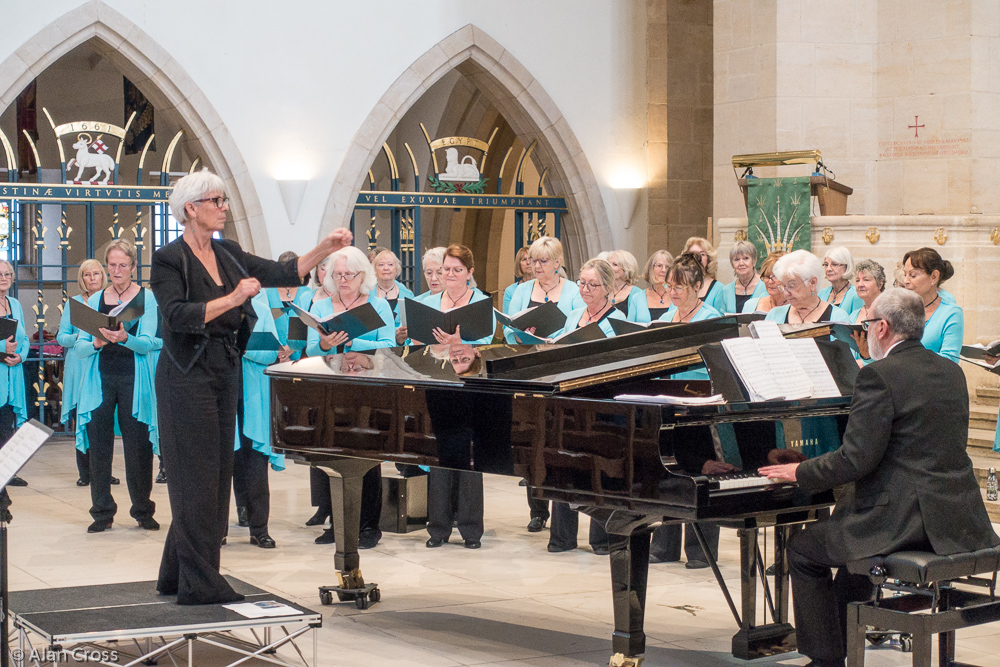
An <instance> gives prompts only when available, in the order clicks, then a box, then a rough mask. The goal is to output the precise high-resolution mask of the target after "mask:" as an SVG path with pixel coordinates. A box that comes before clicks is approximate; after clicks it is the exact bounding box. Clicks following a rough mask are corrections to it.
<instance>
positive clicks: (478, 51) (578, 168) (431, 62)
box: [321, 24, 611, 264]
mask: <svg viewBox="0 0 1000 667" xmlns="http://www.w3.org/2000/svg"><path fill="white" fill-rule="evenodd" d="M453 69H457V70H459V71H460V72H461V73H462V74H464V75H465V76H467V77H469V78H470V79H472V80H473V81H474V82H475V83H476V85H477V86H478V87H479V88H480V89H481V90H483V91H484V92H486V94H487V95H489V97H490V100H491V101H492V102H493V104H495V106H496V107H497V109H499V110H500V112H501V113H502V114H503V115H504V117H505V118H506V119H507V121H508V122H509V123H510V125H511V127H512V128H513V129H514V131H515V132H516V133H517V134H518V136H521V137H531V138H535V139H538V147H537V148H536V149H535V150H536V155H538V157H539V158H540V161H541V163H542V164H544V165H546V166H548V167H549V168H550V182H551V183H552V186H551V191H552V192H553V193H554V194H558V195H559V196H562V197H565V198H566V203H567V205H568V207H569V216H568V219H567V220H566V223H565V227H566V228H567V231H569V232H570V233H568V234H564V240H566V241H567V243H566V246H567V248H566V250H567V254H568V255H569V257H567V260H568V261H570V262H571V263H575V264H579V262H580V261H581V259H584V258H587V257H590V256H592V255H593V254H596V253H597V252H599V251H600V250H602V249H606V248H609V247H611V228H610V226H609V224H608V216H607V212H606V211H605V208H604V202H603V200H602V198H601V193H600V190H599V188H598V185H597V179H596V178H595V176H594V173H593V170H592V169H591V168H590V163H589V162H588V161H587V157H586V155H585V154H584V152H583V148H582V147H581V146H580V143H579V142H578V141H577V139H576V136H575V135H574V134H573V131H572V130H571V129H570V127H569V123H568V122H567V121H566V119H565V118H564V117H563V115H562V113H561V112H560V111H559V108H558V107H557V106H556V104H555V102H553V101H552V98H550V97H549V95H548V93H546V92H545V90H544V88H542V85H541V84H540V83H539V82H538V81H536V80H535V78H534V77H533V76H532V75H531V73H530V72H528V70H527V69H526V68H525V67H524V66H523V65H522V64H521V63H520V62H518V61H517V59H516V58H515V57H514V56H513V55H512V54H511V53H510V52H509V51H507V50H505V49H504V48H503V46H501V45H500V44H499V43H498V42H497V41H496V40H494V39H493V38H492V37H490V36H489V35H487V34H486V33H485V32H483V30H482V29H481V28H478V27H476V26H474V25H472V24H469V25H466V26H465V27H463V28H461V29H460V30H457V31H456V32H454V33H452V34H451V35H449V36H448V37H446V38H445V39H443V40H441V41H440V42H438V43H437V44H435V45H434V46H433V47H431V49H430V50H428V51H427V52H426V53H424V54H423V55H422V56H420V58H418V59H417V60H416V61H414V63H413V64H412V65H410V67H409V68H408V69H407V70H406V71H405V72H403V73H402V74H401V75H400V76H399V78H397V79H396V81H395V82H393V84H392V85H391V86H390V87H389V89H388V90H387V91H386V92H385V94H384V95H383V96H382V98H381V99H380V100H379V101H378V103H376V105H375V108H374V109H372V112H371V113H370V114H369V115H368V118H367V119H366V120H365V122H364V124H363V125H362V126H361V127H360V128H359V129H358V131H357V133H356V134H355V135H354V139H353V140H352V142H351V145H350V146H349V148H348V150H347V153H346V154H345V156H344V161H343V163H342V164H341V165H340V170H339V172H338V175H337V178H336V180H335V182H334V184H333V188H332V189H331V191H330V197H329V199H328V200H327V204H326V209H325V211H324V212H323V224H322V225H321V233H322V230H328V229H330V228H333V227H343V226H346V225H347V224H348V222H349V220H350V217H351V212H352V210H353V208H354V202H355V201H356V200H357V196H358V192H359V191H360V190H361V187H362V184H363V183H364V181H365V179H366V177H367V169H368V165H370V164H371V163H372V160H373V159H374V158H375V156H376V155H377V154H378V152H379V151H380V150H381V147H382V143H383V142H384V141H385V140H386V138H387V137H388V136H389V134H390V133H391V132H392V130H393V128H394V127H395V126H396V123H397V122H398V121H399V119H400V118H402V117H403V115H404V114H405V113H406V112H407V110H409V108H410V107H411V106H413V104H414V103H415V102H416V101H417V100H418V99H419V98H420V96H421V95H422V94H423V93H424V92H425V91H426V90H427V89H428V88H429V87H430V86H431V85H433V84H434V83H435V82H436V81H438V80H439V79H440V78H441V77H443V76H444V75H445V74H447V73H448V72H450V71H451V70H453Z"/></svg>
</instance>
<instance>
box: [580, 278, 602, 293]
mask: <svg viewBox="0 0 1000 667" xmlns="http://www.w3.org/2000/svg"><path fill="white" fill-rule="evenodd" d="M576 284H577V285H578V286H579V288H580V291H581V292H593V291H594V290H596V289H601V288H602V287H604V285H602V284H601V283H587V282H584V281H582V280H577V281H576Z"/></svg>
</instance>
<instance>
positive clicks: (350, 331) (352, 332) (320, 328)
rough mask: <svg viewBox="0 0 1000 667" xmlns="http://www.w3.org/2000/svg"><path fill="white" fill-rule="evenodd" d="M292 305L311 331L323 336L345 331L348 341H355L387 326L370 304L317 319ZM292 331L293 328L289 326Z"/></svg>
mask: <svg viewBox="0 0 1000 667" xmlns="http://www.w3.org/2000/svg"><path fill="white" fill-rule="evenodd" d="M290 305H291V307H292V310H294V311H295V314H296V315H298V316H299V319H300V320H302V322H303V323H304V324H305V325H306V326H307V327H309V328H310V329H315V330H316V331H317V332H318V333H319V334H320V335H321V336H325V335H329V334H332V333H334V332H337V331H343V332H345V333H347V338H348V340H354V339H355V338H357V337H358V336H364V335H365V334H366V333H368V332H369V331H375V330H376V329H381V328H382V327H384V326H385V325H386V324H385V322H384V321H383V320H382V316H381V315H379V314H378V311H377V310H375V308H374V307H373V306H372V305H371V304H370V303H365V304H364V305H361V306H358V307H357V308H351V309H350V310H345V311H344V312H342V313H337V314H336V315H327V316H326V317H316V316H315V315H313V314H312V313H310V312H309V311H307V310H303V309H302V308H299V307H298V306H296V305H295V304H294V303H293V304H290ZM290 331H291V326H289V332H290ZM289 336H291V334H289Z"/></svg>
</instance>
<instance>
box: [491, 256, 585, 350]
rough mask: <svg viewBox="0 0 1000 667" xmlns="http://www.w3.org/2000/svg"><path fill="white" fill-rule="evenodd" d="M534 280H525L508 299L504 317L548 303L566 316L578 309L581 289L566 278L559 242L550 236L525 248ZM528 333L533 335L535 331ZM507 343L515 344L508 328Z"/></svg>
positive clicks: (514, 339) (512, 334)
mask: <svg viewBox="0 0 1000 667" xmlns="http://www.w3.org/2000/svg"><path fill="white" fill-rule="evenodd" d="M528 257H529V258H530V259H531V264H532V267H533V269H532V270H533V273H534V278H533V279H531V280H524V281H522V282H521V284H520V285H518V286H517V289H515V290H514V294H513V295H512V296H511V298H510V306H509V307H508V308H509V309H508V311H507V314H508V315H510V314H513V313H518V312H520V311H522V310H524V309H525V308H530V307H532V306H541V305H542V304H544V303H547V302H549V301H555V302H556V304H557V305H558V306H559V310H561V311H562V312H563V313H565V314H566V315H567V316H568V315H569V314H570V313H571V312H572V311H573V309H574V308H579V306H580V290H579V289H578V288H577V286H576V283H574V282H573V281H571V280H567V279H566V278H565V275H566V272H565V270H564V269H563V264H564V260H563V247H562V243H560V242H559V239H556V238H553V237H551V236H541V237H539V238H537V239H535V241H534V242H533V243H532V244H531V247H530V248H528ZM527 333H529V334H533V333H534V330H533V329H532V330H531V331H528V332H527ZM504 336H505V338H506V339H507V342H508V343H516V342H517V340H516V338H515V336H514V331H513V330H511V329H507V332H506V333H505V334H504Z"/></svg>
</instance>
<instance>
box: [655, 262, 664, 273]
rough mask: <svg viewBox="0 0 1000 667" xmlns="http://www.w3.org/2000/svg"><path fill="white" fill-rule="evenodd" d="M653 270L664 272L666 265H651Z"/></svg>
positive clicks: (658, 263)
mask: <svg viewBox="0 0 1000 667" xmlns="http://www.w3.org/2000/svg"><path fill="white" fill-rule="evenodd" d="M653 268H654V269H656V270H657V271H666V269H667V265H666V264H661V263H660V262H657V263H656V264H653Z"/></svg>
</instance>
